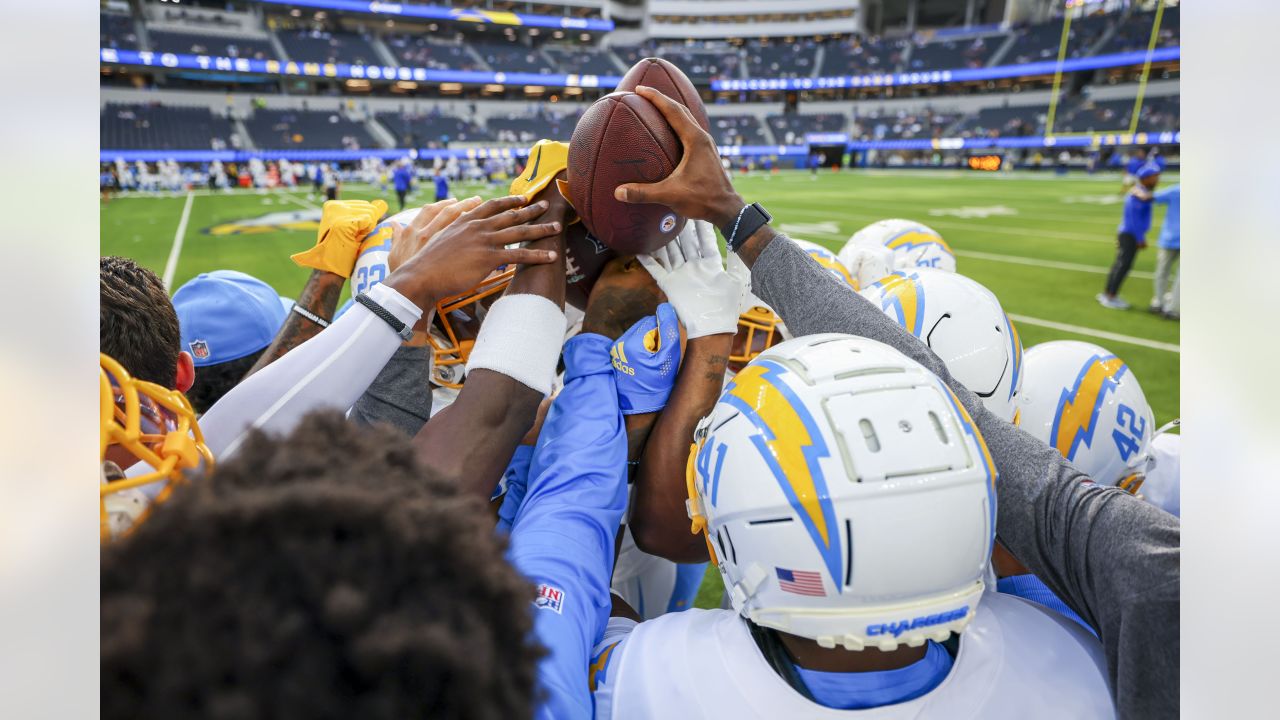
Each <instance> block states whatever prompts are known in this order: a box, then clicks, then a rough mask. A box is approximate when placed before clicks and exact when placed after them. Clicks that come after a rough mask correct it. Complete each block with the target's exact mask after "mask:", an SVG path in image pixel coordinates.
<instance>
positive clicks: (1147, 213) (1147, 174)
mask: <svg viewBox="0 0 1280 720" xmlns="http://www.w3.org/2000/svg"><path fill="white" fill-rule="evenodd" d="M1135 177H1136V178H1137V181H1138V183H1137V184H1136V185H1134V186H1133V187H1132V188H1130V189H1129V192H1128V193H1127V194H1126V195H1125V198H1124V215H1123V216H1122V217H1121V219H1120V227H1119V228H1118V230H1119V235H1118V237H1117V239H1116V259H1115V262H1113V263H1111V271H1110V272H1108V273H1107V285H1106V288H1105V289H1104V290H1103V291H1102V292H1100V293H1098V296H1097V300H1098V303H1099V304H1100V305H1102V306H1103V307H1105V308H1110V309H1112V310H1128V309H1129V303H1127V302H1125V301H1124V300H1123V299H1121V298H1120V297H1119V294H1120V286H1121V285H1122V284H1123V283H1124V279H1125V278H1126V277H1128V275H1129V271H1130V270H1131V269H1132V268H1133V260H1134V258H1135V257H1137V255H1138V251H1139V250H1141V249H1142V248H1145V247H1146V246H1147V231H1148V230H1150V229H1151V199H1152V195H1151V193H1152V191H1153V190H1155V188H1156V184H1157V183H1159V182H1160V168H1159V167H1158V166H1156V165H1155V164H1154V163H1147V164H1146V165H1143V166H1142V167H1140V168H1138V171H1137V173H1135Z"/></svg>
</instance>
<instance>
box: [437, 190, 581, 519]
mask: <svg viewBox="0 0 1280 720" xmlns="http://www.w3.org/2000/svg"><path fill="white" fill-rule="evenodd" d="M567 209H568V204H567V203H566V202H565V201H564V198H562V197H561V196H560V192H559V190H557V189H556V187H555V184H554V183H552V184H551V185H549V186H548V187H547V189H546V190H545V191H543V193H541V195H540V196H539V199H538V200H537V201H536V202H534V203H533V204H531V205H530V206H529V207H528V208H526V209H525V210H524V211H522V212H530V211H532V212H536V213H537V215H538V217H537V219H536V221H535V222H536V223H542V224H545V225H544V226H545V227H547V228H549V229H550V228H554V229H553V230H552V233H553V234H551V235H548V236H546V237H543V238H541V239H537V240H535V241H534V242H531V243H529V244H528V246H527V247H528V248H530V249H537V250H540V251H544V252H551V253H554V254H555V258H556V259H555V261H554V262H550V263H546V264H542V265H525V266H521V267H519V268H517V269H516V275H515V278H514V279H512V281H511V284H510V285H509V286H507V290H506V292H505V293H504V294H503V296H502V298H501V299H499V300H498V301H497V302H496V303H494V305H493V306H492V307H491V308H490V309H489V314H488V315H487V316H486V318H485V322H484V324H483V325H482V326H481V329H480V335H479V337H477V338H476V344H475V346H474V347H473V348H472V350H471V357H470V360H469V361H468V363H467V381H466V383H465V384H464V385H463V386H462V391H461V392H459V393H458V399H457V400H456V401H454V403H453V404H452V405H450V406H449V407H447V408H445V409H444V410H442V411H440V412H439V413H438V414H437V415H436V416H435V417H434V418H432V420H431V421H430V422H428V423H427V424H426V425H425V426H423V428H422V430H421V431H419V432H418V434H417V436H416V437H415V438H414V441H413V442H414V448H415V451H416V452H417V454H418V455H419V457H422V458H425V460H426V462H429V463H431V465H432V466H433V467H434V468H435V469H436V470H437V472H439V473H440V475H441V476H443V477H445V478H447V479H451V480H452V481H454V482H455V483H457V484H458V486H459V487H461V488H463V489H464V490H465V491H466V492H468V493H472V494H475V495H479V496H482V497H484V498H485V499H488V498H489V497H490V496H491V495H492V494H493V490H494V488H495V487H496V486H497V484H498V480H499V479H500V478H501V477H502V473H503V470H504V469H505V468H506V467H507V464H508V463H509V462H510V460H511V456H512V454H513V453H514V452H515V449H516V446H517V445H518V444H519V443H520V439H521V438H522V437H524V435H525V433H526V432H528V431H529V428H530V427H532V425H533V421H534V417H535V416H536V415H537V412H538V405H539V404H540V403H541V402H542V399H543V398H544V397H546V396H547V395H548V394H549V393H550V392H551V382H552V380H553V379H554V377H555V368H556V361H557V359H558V358H559V356H560V346H561V343H562V342H563V341H564V329H565V317H564V293H565V271H564V226H565V213H566V211H567ZM530 227H538V225H534V226H530Z"/></svg>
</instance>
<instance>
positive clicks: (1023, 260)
mask: <svg viewBox="0 0 1280 720" xmlns="http://www.w3.org/2000/svg"><path fill="white" fill-rule="evenodd" d="M955 253H956V255H958V256H959V257H971V258H975V259H977V260H991V261H993V262H1003V263H1012V264H1014V265H1031V266H1033V267H1044V268H1053V269H1055V270H1071V271H1074V272H1087V273H1093V274H1095V275H1106V274H1107V273H1109V272H1111V268H1105V267H1100V266H1097V265H1080V264H1079V263H1069V262H1058V261H1057V260H1037V259H1036V258H1029V257H1020V256H1018V255H998V254H996V253H985V252H975V251H973V250H956V251H955ZM1129 275H1130V276H1131V277H1139V278H1146V279H1148V280H1150V279H1151V278H1154V277H1155V273H1150V272H1146V271H1143V270H1134V271H1133V272H1131V273H1129Z"/></svg>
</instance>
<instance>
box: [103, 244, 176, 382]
mask: <svg viewBox="0 0 1280 720" xmlns="http://www.w3.org/2000/svg"><path fill="white" fill-rule="evenodd" d="M98 286H99V291H98V292H99V303H98V308H99V309H98V348H99V350H101V351H102V352H104V353H106V354H107V355H110V356H111V357H112V358H113V359H114V360H115V361H116V362H118V363H120V364H121V365H123V366H124V369H125V370H128V371H129V374H130V375H132V376H133V377H135V378H137V379H139V380H146V381H147V382H153V383H156V384H158V385H163V386H164V387H167V388H171V387H173V386H174V384H175V383H176V382H177V374H178V353H179V352H180V351H181V344H182V336H181V335H180V334H179V332H178V312H177V311H176V310H174V309H173V301H172V300H170V299H169V293H168V291H166V290H165V289H164V283H163V282H162V281H161V280H160V278H159V277H158V276H157V275H156V274H155V273H154V272H152V271H150V270H148V269H147V268H144V267H142V266H141V265H139V264H138V263H136V262H134V261H133V260H130V259H129V258H124V257H102V258H99V259H98Z"/></svg>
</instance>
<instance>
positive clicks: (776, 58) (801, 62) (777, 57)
mask: <svg viewBox="0 0 1280 720" xmlns="http://www.w3.org/2000/svg"><path fill="white" fill-rule="evenodd" d="M817 54H818V46H817V44H816V43H814V42H812V41H809V42H796V43H770V44H768V45H759V44H754V43H753V44H752V45H750V46H748V48H747V52H746V55H747V75H749V76H750V77H764V78H776V77H788V78H794V77H811V76H812V75H813V73H814V71H815V70H816V69H817V67H816V57H817Z"/></svg>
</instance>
